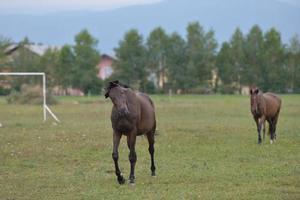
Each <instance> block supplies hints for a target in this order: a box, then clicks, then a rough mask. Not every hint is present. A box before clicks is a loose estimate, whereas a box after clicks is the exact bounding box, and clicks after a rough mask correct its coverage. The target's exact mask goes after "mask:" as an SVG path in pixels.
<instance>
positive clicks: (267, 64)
mask: <svg viewBox="0 0 300 200" xmlns="http://www.w3.org/2000/svg"><path fill="white" fill-rule="evenodd" d="M0 40H1V38H0ZM1 41H6V40H3V39H2V40H1ZM23 42H24V44H26V40H25V41H23ZM27 42H28V41H27ZM1 43H2V45H1ZM3 44H4V43H3V42H0V49H1V47H3V46H5V45H3ZM5 44H7V43H5ZM97 44H98V40H97V39H95V38H94V37H93V36H92V35H91V34H90V33H89V32H88V31H87V30H82V31H81V32H80V33H78V34H77V35H76V36H75V44H74V45H64V46H63V47H62V48H61V49H59V50H58V49H49V50H48V51H47V52H46V53H45V54H44V55H43V56H42V57H40V58H33V57H29V56H26V55H25V53H24V55H23V56H22V55H20V56H19V57H18V58H17V59H16V60H14V61H13V63H12V64H11V65H10V66H12V69H11V71H44V72H46V74H47V76H48V80H50V86H57V85H59V86H61V87H63V88H68V87H75V88H79V89H81V90H82V91H84V92H85V94H87V93H94V94H98V93H99V92H100V91H101V89H100V88H102V87H103V85H104V84H103V81H101V80H99V79H98V78H97V76H96V75H97V69H96V67H95V66H96V65H97V64H98V63H99V61H100V52H99V51H98V49H97ZM114 52H115V55H114V57H115V58H116V59H115V61H114V69H113V70H114V72H113V74H112V76H111V77H110V78H109V79H108V80H105V81H110V80H114V79H119V80H120V81H122V82H124V83H125V84H128V85H130V86H132V87H133V88H135V89H139V90H141V91H145V92H149V93H154V92H168V91H170V90H172V91H174V92H181V93H234V92H241V90H242V87H243V86H249V85H257V86H259V87H260V88H261V89H262V90H264V91H273V92H282V93H285V92H290V93H292V92H298V93H299V92H300V41H299V37H298V35H294V36H293V37H292V38H291V39H290V41H289V43H288V44H285V43H283V42H282V40H281V34H280V32H279V31H277V30H276V29H275V28H271V29H269V30H267V31H266V32H263V31H262V29H261V28H260V27H259V26H258V25H254V26H253V27H252V28H251V29H250V31H249V32H248V33H247V34H243V33H242V31H241V30H240V29H239V28H237V29H236V30H235V31H234V32H233V34H232V36H231V38H230V39H229V41H226V42H223V43H222V44H221V45H218V43H217V41H216V39H215V34H214V31H213V30H212V29H210V30H205V29H204V27H203V26H201V25H200V24H199V22H192V23H189V24H188V25H187V28H186V37H182V36H181V35H180V34H178V33H177V32H174V33H170V34H168V33H167V32H166V31H165V30H164V29H163V28H162V27H157V28H154V29H153V30H152V31H151V32H150V33H149V35H148V36H147V38H145V39H144V38H143V35H142V34H140V33H139V32H138V30H136V29H131V30H129V31H127V32H126V33H125V34H124V37H123V38H122V39H121V40H120V41H119V44H118V46H117V47H116V48H115V49H114ZM21 54H22V53H21ZM1 55H2V53H1V50H0V61H1V62H0V67H1V63H4V61H3V60H4V58H3V56H1ZM31 80H32V79H31ZM22 81H24V80H22ZM18 84H20V83H18ZM18 84H16V85H18Z"/></svg>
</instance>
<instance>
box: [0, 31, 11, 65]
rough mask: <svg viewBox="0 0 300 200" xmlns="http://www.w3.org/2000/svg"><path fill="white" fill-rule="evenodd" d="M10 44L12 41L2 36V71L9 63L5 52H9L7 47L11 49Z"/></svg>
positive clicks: (0, 61) (0, 37)
mask: <svg viewBox="0 0 300 200" xmlns="http://www.w3.org/2000/svg"><path fill="white" fill-rule="evenodd" d="M10 43H11V41H10V39H8V38H6V37H4V36H2V35H0V69H1V68H3V67H6V65H7V63H8V59H7V56H6V55H5V52H6V50H7V47H9V45H10Z"/></svg>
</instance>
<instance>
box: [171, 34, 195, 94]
mask: <svg viewBox="0 0 300 200" xmlns="http://www.w3.org/2000/svg"><path fill="white" fill-rule="evenodd" d="M168 44H169V45H168V48H167V60H166V63H167V66H168V71H169V77H168V81H169V82H170V84H171V86H172V87H173V88H174V89H182V90H183V91H185V90H186V89H187V88H188V82H189V80H190V79H189V78H188V75H187V57H186V42H185V40H184V39H183V38H182V37H181V36H180V35H179V34H177V33H173V34H172V35H171V36H170V37H169V42H168Z"/></svg>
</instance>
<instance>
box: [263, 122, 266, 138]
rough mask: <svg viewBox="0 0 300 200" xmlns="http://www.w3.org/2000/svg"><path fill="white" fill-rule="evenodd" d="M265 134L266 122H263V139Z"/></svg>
mask: <svg viewBox="0 0 300 200" xmlns="http://www.w3.org/2000/svg"><path fill="white" fill-rule="evenodd" d="M265 135H266V122H264V124H263V140H264V141H265Z"/></svg>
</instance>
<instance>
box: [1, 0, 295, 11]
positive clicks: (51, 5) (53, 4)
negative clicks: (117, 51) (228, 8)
mask: <svg viewBox="0 0 300 200" xmlns="http://www.w3.org/2000/svg"><path fill="white" fill-rule="evenodd" d="M161 1H165V0H0V12H1V13H4V14H45V13H49V12H50V13H51V12H57V11H74V10H92V11H102V10H111V9H115V8H120V7H124V6H131V5H143V4H152V3H158V2H161ZM195 1H199V0H195ZM202 1H203V0H202ZM241 1H242V0H241ZM274 1H280V2H285V3H288V4H291V5H293V6H297V7H299V8H300V0H274Z"/></svg>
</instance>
